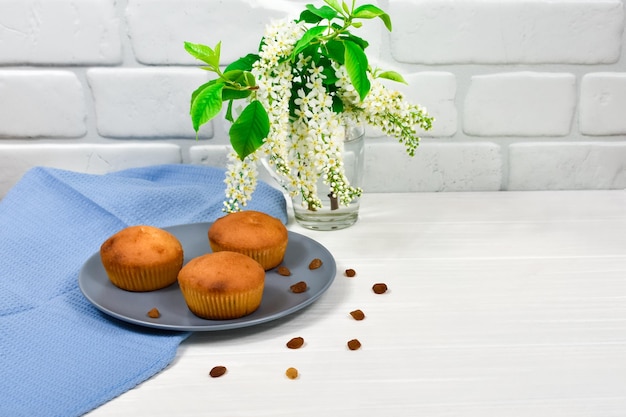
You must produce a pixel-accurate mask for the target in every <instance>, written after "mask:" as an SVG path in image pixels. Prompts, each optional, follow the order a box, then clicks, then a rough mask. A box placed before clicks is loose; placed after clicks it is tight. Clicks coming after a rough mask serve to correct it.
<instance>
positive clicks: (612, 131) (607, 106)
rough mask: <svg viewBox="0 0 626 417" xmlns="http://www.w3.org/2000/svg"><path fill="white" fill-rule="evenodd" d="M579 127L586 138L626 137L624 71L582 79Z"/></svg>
mask: <svg viewBox="0 0 626 417" xmlns="http://www.w3.org/2000/svg"><path fill="white" fill-rule="evenodd" d="M579 126H580V131H581V133H583V134H585V135H620V134H621V135H624V134H626V72H621V73H593V74H587V75H585V76H584V77H583V79H582V82H581V85H580V117H579Z"/></svg>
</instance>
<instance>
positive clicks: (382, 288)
mask: <svg viewBox="0 0 626 417" xmlns="http://www.w3.org/2000/svg"><path fill="white" fill-rule="evenodd" d="M372 290H374V292H375V293H376V294H383V293H385V292H387V284H383V283H378V284H374V286H373V287H372Z"/></svg>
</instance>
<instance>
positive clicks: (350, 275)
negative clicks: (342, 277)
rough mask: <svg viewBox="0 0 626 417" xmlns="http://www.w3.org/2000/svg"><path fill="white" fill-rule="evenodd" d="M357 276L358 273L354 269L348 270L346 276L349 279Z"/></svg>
mask: <svg viewBox="0 0 626 417" xmlns="http://www.w3.org/2000/svg"><path fill="white" fill-rule="evenodd" d="M355 275H356V271H355V270H354V269H352V268H350V269H346V276H347V277H348V278H352V277H353V276H355Z"/></svg>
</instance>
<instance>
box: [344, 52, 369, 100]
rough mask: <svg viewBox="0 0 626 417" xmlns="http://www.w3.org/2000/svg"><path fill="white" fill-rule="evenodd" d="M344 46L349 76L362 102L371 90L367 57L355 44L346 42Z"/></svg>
mask: <svg viewBox="0 0 626 417" xmlns="http://www.w3.org/2000/svg"><path fill="white" fill-rule="evenodd" d="M344 46H345V48H346V51H345V61H346V62H345V65H346V70H347V71H348V76H349V77H350V81H351V82H352V85H353V86H354V89H355V90H356V91H357V92H358V93H359V97H361V101H363V99H364V98H365V97H366V96H367V93H369V91H370V88H371V84H370V80H369V79H368V78H367V68H368V63H367V56H366V55H365V52H363V49H361V47H360V46H359V45H357V44H355V43H354V42H344Z"/></svg>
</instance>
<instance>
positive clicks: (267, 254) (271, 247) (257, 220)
mask: <svg viewBox="0 0 626 417" xmlns="http://www.w3.org/2000/svg"><path fill="white" fill-rule="evenodd" d="M288 237H289V236H288V233H287V228H286V227H285V225H284V224H283V223H282V222H281V221H280V220H278V219H277V218H275V217H272V216H270V215H268V214H265V213H261V212H259V211H253V210H246V211H239V212H236V213H230V214H227V215H226V216H224V217H221V218H219V219H217V220H216V221H215V223H213V224H212V225H211V227H210V228H209V244H210V245H211V249H212V250H213V252H219V251H223V250H227V251H232V252H239V253H243V254H244V255H248V256H249V257H251V258H253V259H254V260H256V261H257V262H258V263H260V264H261V265H262V266H263V269H265V270H266V271H267V270H268V269H272V268H274V267H275V266H278V265H279V264H280V263H281V262H282V260H283V258H284V256H285V251H286V250H287V241H288Z"/></svg>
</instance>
